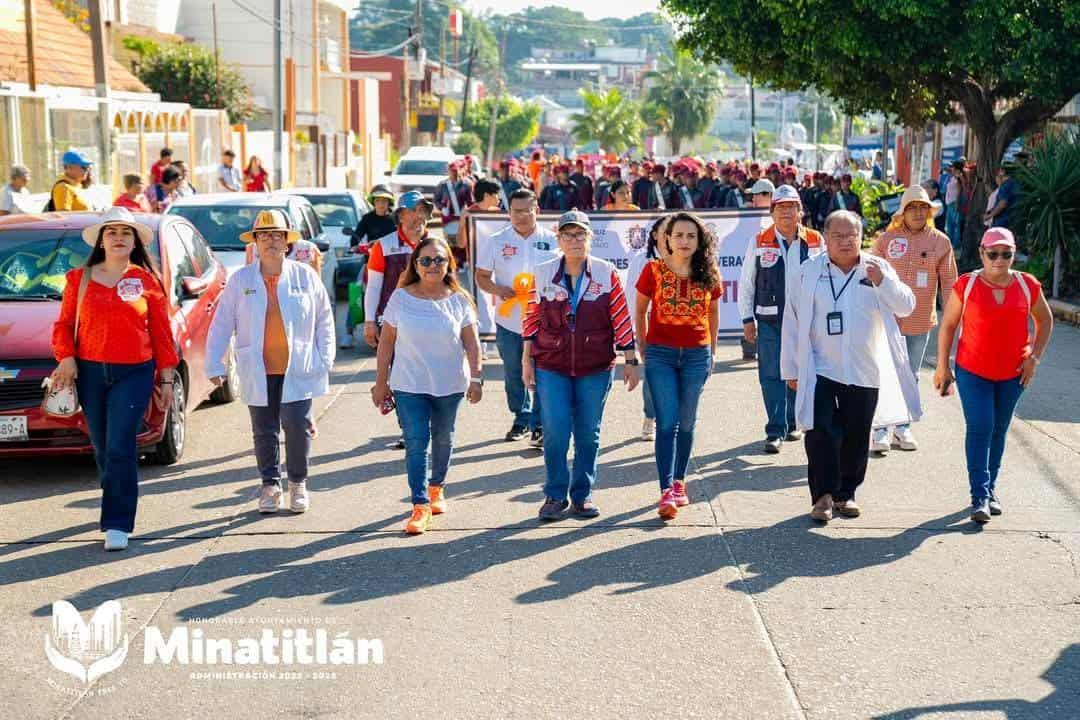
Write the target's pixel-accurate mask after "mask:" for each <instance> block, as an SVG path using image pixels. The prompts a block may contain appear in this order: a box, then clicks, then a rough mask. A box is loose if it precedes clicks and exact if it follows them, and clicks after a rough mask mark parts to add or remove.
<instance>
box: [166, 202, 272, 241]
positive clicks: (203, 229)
mask: <svg viewBox="0 0 1080 720" xmlns="http://www.w3.org/2000/svg"><path fill="white" fill-rule="evenodd" d="M268 209H271V208H267V207H261V206H260V207H254V206H251V205H240V206H235V205H233V206H230V205H180V206H176V205H174V206H172V207H171V208H169V214H170V215H180V216H181V217H184V218H187V219H188V221H190V222H191V224H192V225H194V226H195V227H196V228H198V230H199V232H200V233H202V236H203V237H204V238H206V242H207V243H209V244H210V247H211V248H212V249H214V250H243V249H244V241H243V240H241V239H240V233H244V232H247V231H248V230H251V226H252V225H253V224H254V223H255V216H256V215H258V214H259V211H260V210H268ZM273 209H276V210H282V211H285V208H284V207H281V208H273Z"/></svg>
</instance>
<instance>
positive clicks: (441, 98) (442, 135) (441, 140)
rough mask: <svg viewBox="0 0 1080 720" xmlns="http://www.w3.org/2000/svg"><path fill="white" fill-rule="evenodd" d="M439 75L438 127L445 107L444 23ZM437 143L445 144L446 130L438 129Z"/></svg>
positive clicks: (440, 41)
mask: <svg viewBox="0 0 1080 720" xmlns="http://www.w3.org/2000/svg"><path fill="white" fill-rule="evenodd" d="M439 77H441V78H442V81H441V82H442V88H441V89H442V92H440V93H439V126H438V127H439V128H441V127H442V124H443V111H444V109H445V108H446V24H445V23H444V24H443V26H442V34H441V35H440V36H439ZM437 135H438V138H439V140H438V143H439V144H440V145H443V144H445V141H446V131H445V130H441V129H440V130H438V132H437Z"/></svg>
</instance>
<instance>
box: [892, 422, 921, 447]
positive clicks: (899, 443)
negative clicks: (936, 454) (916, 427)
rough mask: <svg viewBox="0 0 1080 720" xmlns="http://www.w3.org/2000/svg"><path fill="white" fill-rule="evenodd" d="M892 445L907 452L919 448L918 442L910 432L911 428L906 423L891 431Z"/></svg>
mask: <svg viewBox="0 0 1080 720" xmlns="http://www.w3.org/2000/svg"><path fill="white" fill-rule="evenodd" d="M892 446H893V447H894V448H895V447H898V448H900V449H901V450H907V451H909V452H910V451H912V450H918V449H919V444H918V443H917V442H915V435H914V434H913V433H912V432H911V428H910V427H908V426H906V425H905V426H903V427H897V428H896V432H894V433H893V439H892Z"/></svg>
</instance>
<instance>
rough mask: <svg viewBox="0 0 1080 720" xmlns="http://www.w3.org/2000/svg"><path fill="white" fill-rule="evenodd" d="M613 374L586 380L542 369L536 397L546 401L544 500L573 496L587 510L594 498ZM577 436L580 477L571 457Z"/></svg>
mask: <svg viewBox="0 0 1080 720" xmlns="http://www.w3.org/2000/svg"><path fill="white" fill-rule="evenodd" d="M612 377H613V373H612V371H611V370H602V371H600V372H598V373H595V374H593V375H586V376H584V377H570V376H569V375H563V374H562V373H557V372H552V371H550V370H544V369H543V368H537V369H536V395H537V397H538V398H541V397H542V398H543V400H542V402H541V403H540V407H541V408H542V410H543V414H544V468H545V469H546V471H547V480H546V482H545V483H544V495H545V496H547V497H549V498H553V499H555V500H565V499H566V496H567V494H569V495H570V500H571V501H573V502H574V503H578V504H581V503H583V502H585V501H586V500H588V499H589V497H590V496H591V495H592V489H593V486H594V485H595V484H596V465H597V457H598V456H599V454H600V421H601V420H602V419H603V417H604V403H605V402H606V401H607V395H608V390H610V389H611V382H612ZM571 433H573V435H574V475H573V480H572V481H571V478H570V469H569V467H568V465H567V461H566V457H567V454H568V453H569V451H570V434H571Z"/></svg>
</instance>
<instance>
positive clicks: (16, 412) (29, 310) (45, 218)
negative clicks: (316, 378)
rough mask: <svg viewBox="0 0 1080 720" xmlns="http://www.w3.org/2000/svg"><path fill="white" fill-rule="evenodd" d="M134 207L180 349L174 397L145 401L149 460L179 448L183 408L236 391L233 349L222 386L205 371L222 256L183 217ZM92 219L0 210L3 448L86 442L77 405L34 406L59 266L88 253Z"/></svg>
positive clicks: (142, 434)
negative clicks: (167, 401)
mask: <svg viewBox="0 0 1080 720" xmlns="http://www.w3.org/2000/svg"><path fill="white" fill-rule="evenodd" d="M135 217H136V219H137V220H138V221H139V222H141V223H143V224H145V225H147V226H149V227H150V228H152V229H153V231H154V242H153V245H152V247H151V248H150V251H151V255H152V257H154V258H155V259H156V260H157V263H158V267H159V268H160V270H161V274H162V277H163V279H164V280H165V289H166V292H167V294H168V295H169V296H170V297H171V298H172V309H171V316H172V329H173V337H174V338H176V347H177V352H178V354H179V355H180V366H179V367H178V368H177V376H176V384H175V386H174V387H175V396H174V400H173V404H172V407H170V408H169V409H168V410H167V411H162V410H158V409H157V408H155V407H154V403H153V402H152V401H151V402H150V404H149V406H148V407H147V410H146V415H145V416H144V418H143V424H142V427H141V428H140V430H139V434H138V443H139V447H140V448H141V449H142V450H143V451H144V452H145V453H146V454H147V455H148V457H149V459H150V460H151V461H153V462H156V463H161V464H171V463H174V462H176V461H177V460H179V459H180V456H181V455H182V454H183V452H184V440H185V436H186V427H187V410H188V409H190V408H194V407H196V406H198V405H199V403H201V402H202V401H203V400H206V399H207V398H211V399H213V400H215V401H218V402H229V401H231V400H233V399H235V397H236V395H237V392H238V390H237V388H238V387H239V380H238V378H237V377H236V363H235V362H234V361H233V360H232V359H231V358H230V361H229V363H228V367H229V376H228V380H227V382H226V383H225V385H224V386H223V387H221V388H219V389H217V390H215V388H214V387H213V385H212V384H211V383H210V382H209V380H207V378H206V374H205V372H203V367H204V366H205V363H206V335H207V332H208V331H209V329H210V319H211V318H212V317H213V313H214V308H215V306H216V303H217V301H218V297H219V296H220V295H221V291H222V289H223V288H224V287H225V266H224V265H222V264H221V263H220V262H218V261H217V260H216V259H215V258H214V254H213V252H212V251H211V250H210V248H209V246H207V244H206V242H205V241H204V240H203V238H202V236H201V235H199V232H198V230H196V229H195V227H194V226H193V225H192V224H191V223H189V222H188V221H187V220H185V219H184V218H182V217H179V216H176V215H142V214H137V215H136V216H135ZM99 221H100V215H99V214H97V213H47V214H42V215H8V216H5V217H0V458H5V457H22V456H32V455H66V454H78V453H90V452H92V448H91V447H90V438H89V436H88V435H87V433H86V423H85V421H84V419H83V417H82V414H81V413H80V414H78V415H76V416H75V417H72V418H56V417H50V416H48V415H45V414H44V413H43V412H42V411H41V408H40V406H41V400H42V397H43V393H44V391H43V390H42V388H41V381H42V380H43V379H44V378H45V377H46V376H48V375H49V374H51V373H52V371H53V369H54V368H55V367H56V360H55V359H54V358H53V354H52V344H51V340H52V326H53V323H54V322H55V321H56V318H57V316H58V315H59V314H60V300H61V297H62V295H63V292H64V286H65V284H66V280H65V277H64V275H65V273H67V271H68V270H71V269H72V268H74V267H78V266H80V265H82V264H83V262H84V261H85V260H86V257H87V256H88V255H89V254H90V248H89V247H87V245H86V243H84V242H83V239H82V230H83V228H85V227H87V226H88V225H92V224H94V223H95V222H99Z"/></svg>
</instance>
